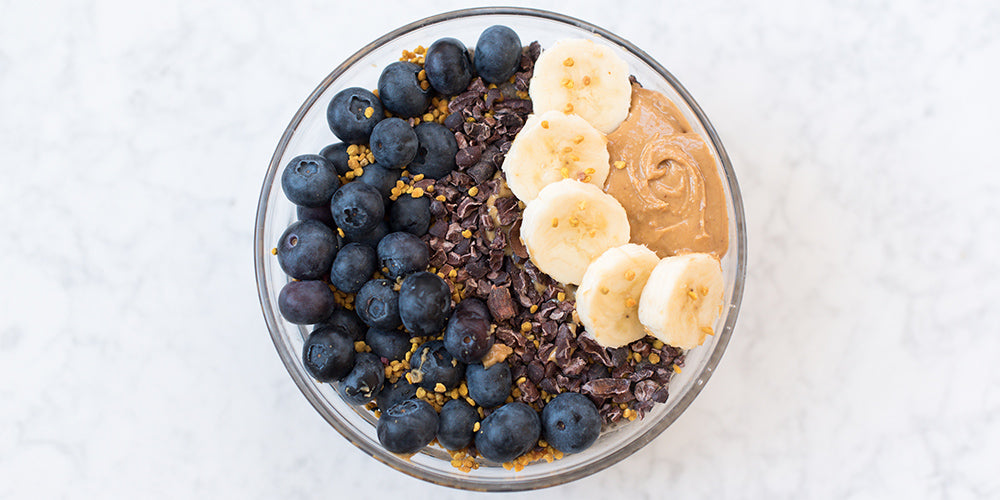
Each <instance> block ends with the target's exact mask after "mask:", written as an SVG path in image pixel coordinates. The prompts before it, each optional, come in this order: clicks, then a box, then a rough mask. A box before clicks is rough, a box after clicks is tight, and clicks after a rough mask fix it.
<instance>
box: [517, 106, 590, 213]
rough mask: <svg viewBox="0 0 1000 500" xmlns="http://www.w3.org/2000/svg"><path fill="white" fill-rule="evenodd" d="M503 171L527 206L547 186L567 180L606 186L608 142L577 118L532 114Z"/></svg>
mask: <svg viewBox="0 0 1000 500" xmlns="http://www.w3.org/2000/svg"><path fill="white" fill-rule="evenodd" d="M502 168H503V171H504V174H505V175H506V176H507V185H508V186H509V187H510V190H511V192H513V193H514V196H517V197H518V198H519V199H520V200H521V201H523V202H525V203H528V202H530V201H532V200H534V199H535V198H536V197H538V192H539V191H541V190H542V188H544V187H545V186H547V185H549V184H552V183H553V182H558V181H561V180H563V179H567V178H568V179H576V180H578V181H581V182H586V183H589V184H593V185H595V186H598V187H603V186H604V181H605V180H606V179H607V178H608V171H609V169H610V162H609V157H608V140H607V138H605V137H604V134H602V133H601V132H600V131H598V130H597V129H595V128H594V127H592V126H591V125H590V124H589V123H587V120H584V119H583V118H581V117H579V116H577V115H567V114H564V113H562V112H559V111H548V112H545V113H542V114H541V115H531V116H529V117H528V120H527V121H526V122H525V124H524V128H522V129H521V131H520V132H518V134H517V136H516V137H515V138H514V143H513V144H511V146H510V151H509V152H508V153H507V158H506V159H504V162H503V166H502Z"/></svg>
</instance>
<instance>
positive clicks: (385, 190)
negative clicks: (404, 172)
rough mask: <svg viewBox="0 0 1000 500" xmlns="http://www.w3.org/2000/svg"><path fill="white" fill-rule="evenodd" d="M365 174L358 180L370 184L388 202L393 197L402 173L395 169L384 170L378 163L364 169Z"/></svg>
mask: <svg viewBox="0 0 1000 500" xmlns="http://www.w3.org/2000/svg"><path fill="white" fill-rule="evenodd" d="M363 170H364V173H362V174H361V177H358V180H359V181H361V182H364V183H365V184H368V185H369V186H371V187H373V188H375V189H377V190H378V192H379V193H380V194H381V195H382V199H383V201H385V200H388V199H389V196H391V195H392V188H394V187H396V181H398V180H399V176H400V174H401V172H400V171H399V170H395V169H389V168H383V167H382V165H380V164H378V163H373V164H371V165H367V166H365V167H364V169H363Z"/></svg>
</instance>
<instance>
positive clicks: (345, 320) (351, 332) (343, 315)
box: [313, 307, 368, 341]
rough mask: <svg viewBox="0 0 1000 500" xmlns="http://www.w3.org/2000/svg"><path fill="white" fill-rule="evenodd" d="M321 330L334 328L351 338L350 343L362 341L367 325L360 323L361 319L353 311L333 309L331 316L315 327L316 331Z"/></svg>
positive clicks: (341, 308)
mask: <svg viewBox="0 0 1000 500" xmlns="http://www.w3.org/2000/svg"><path fill="white" fill-rule="evenodd" d="M322 328H334V329H337V330H340V331H342V332H344V333H345V334H347V336H348V337H350V338H351V341H355V340H363V339H364V337H365V332H367V331H368V325H365V323H364V322H363V321H361V318H359V317H358V315H357V314H355V313H354V311H350V310H347V309H344V308H343V307H338V308H336V309H334V311H333V314H331V315H330V317H329V318H327V319H326V321H324V322H323V323H321V324H318V325H316V330H320V329H322ZM316 330H313V331H316Z"/></svg>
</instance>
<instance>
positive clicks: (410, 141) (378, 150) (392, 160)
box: [369, 118, 417, 169]
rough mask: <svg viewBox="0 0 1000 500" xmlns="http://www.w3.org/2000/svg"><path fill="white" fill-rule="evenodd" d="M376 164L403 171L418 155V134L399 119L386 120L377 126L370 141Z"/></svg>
mask: <svg viewBox="0 0 1000 500" xmlns="http://www.w3.org/2000/svg"><path fill="white" fill-rule="evenodd" d="M369 147H370V148H371V150H372V155H373V156H375V162H376V163H378V164H379V165H382V166H383V167H385V168H397V169H401V168H403V167H405V166H406V165H407V164H409V163H410V162H411V161H413V157H414V156H416V155H417V134H416V132H414V131H413V127H411V126H410V124H409V123H406V122H405V121H403V120H402V119H399V118H386V119H385V120H382V121H380V122H378V125H375V129H374V130H372V136H371V139H370V140H369Z"/></svg>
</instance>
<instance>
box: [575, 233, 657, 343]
mask: <svg viewBox="0 0 1000 500" xmlns="http://www.w3.org/2000/svg"><path fill="white" fill-rule="evenodd" d="M659 262H660V258H659V257H657V256H656V252H653V251H652V250H650V249H648V248H646V247H645V246H643V245H636V244H634V243H629V244H627V245H622V246H620V247H614V248H610V249H608V250H607V251H606V252H604V253H602V254H601V256H600V257H598V258H597V259H595V260H594V261H593V262H591V263H590V266H589V267H587V271H586V272H585V273H584V274H583V280H582V281H580V288H579V289H577V291H576V312H577V314H578V315H579V316H580V322H581V323H583V326H584V327H585V328H586V329H587V332H589V333H590V335H591V336H593V337H594V340H596V341H597V343H598V344H601V345H602V346H604V347H621V346H623V345H626V344H628V343H630V342H635V341H636V340H639V339H641V338H643V337H645V336H646V328H645V327H643V326H642V323H639V312H638V310H639V297H640V296H641V295H642V289H643V287H644V286H645V285H646V280H647V278H649V273H650V272H652V271H653V268H654V267H656V264H657V263H659Z"/></svg>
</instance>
